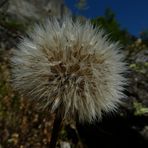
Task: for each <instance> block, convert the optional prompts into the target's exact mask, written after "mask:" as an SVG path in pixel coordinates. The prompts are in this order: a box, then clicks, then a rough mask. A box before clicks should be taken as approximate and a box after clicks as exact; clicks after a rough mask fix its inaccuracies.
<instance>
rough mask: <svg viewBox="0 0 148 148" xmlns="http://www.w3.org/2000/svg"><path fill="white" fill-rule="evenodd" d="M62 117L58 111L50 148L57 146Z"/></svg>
mask: <svg viewBox="0 0 148 148" xmlns="http://www.w3.org/2000/svg"><path fill="white" fill-rule="evenodd" d="M62 119H63V118H62V115H60V114H58V112H56V115H55V120H54V123H53V129H52V135H51V140H50V144H49V148H56V142H57V139H58V134H59V131H60V128H61V123H62Z"/></svg>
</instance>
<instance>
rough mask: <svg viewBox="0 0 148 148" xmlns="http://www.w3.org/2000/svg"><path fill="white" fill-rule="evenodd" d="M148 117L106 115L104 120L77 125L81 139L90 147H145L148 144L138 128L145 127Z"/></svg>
mask: <svg viewBox="0 0 148 148" xmlns="http://www.w3.org/2000/svg"><path fill="white" fill-rule="evenodd" d="M147 123H148V119H147V118H146V117H135V116H133V115H128V116H126V117H121V116H116V117H106V118H103V120H102V122H99V123H98V122H96V123H95V124H93V125H90V124H89V125H88V124H84V125H80V124H78V125H77V128H78V132H79V134H80V137H81V139H82V140H83V141H84V143H85V144H86V145H87V146H88V148H99V147H103V148H108V147H114V148H126V147H138V148H139V147H145V146H147V144H148V141H147V140H146V139H143V137H142V136H141V134H139V133H138V130H137V129H136V128H137V126H138V129H139V130H140V129H142V128H143V126H144V125H143V124H147Z"/></svg>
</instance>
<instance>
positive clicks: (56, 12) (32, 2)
mask: <svg viewBox="0 0 148 148" xmlns="http://www.w3.org/2000/svg"><path fill="white" fill-rule="evenodd" d="M0 4H1V5H2V7H1V9H5V12H6V13H8V14H9V15H12V16H13V17H14V18H15V19H19V20H23V21H24V20H25V21H26V20H28V19H29V20H30V19H32V20H39V19H43V18H44V17H47V16H56V17H58V18H60V17H61V16H62V15H65V14H70V11H69V10H68V8H67V7H66V6H65V5H64V1H63V0H21V1H20V0H10V1H7V2H5V3H2V2H1V3H0Z"/></svg>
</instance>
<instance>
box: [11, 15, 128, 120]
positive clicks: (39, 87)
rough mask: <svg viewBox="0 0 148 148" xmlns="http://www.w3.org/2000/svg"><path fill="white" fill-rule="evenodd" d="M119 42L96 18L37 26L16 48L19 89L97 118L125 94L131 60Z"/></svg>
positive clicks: (70, 112) (47, 104) (43, 102)
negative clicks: (97, 25) (126, 61)
mask: <svg viewBox="0 0 148 148" xmlns="http://www.w3.org/2000/svg"><path fill="white" fill-rule="evenodd" d="M119 48H120V47H119V46H118V43H112V42H110V41H109V40H108V38H107V36H105V35H104V33H103V31H102V30H100V31H98V29H95V28H94V27H93V26H92V25H91V24H90V22H88V21H87V22H85V23H83V24H82V23H80V21H79V20H76V21H75V22H73V21H72V19H71V18H65V19H63V20H62V21H58V20H57V19H52V20H49V21H47V22H46V23H45V24H44V25H37V26H36V27H35V29H34V30H33V31H32V32H31V33H28V37H24V38H23V39H22V41H21V43H20V44H19V45H18V49H17V50H15V51H14V52H13V56H12V58H11V62H12V82H13V86H14V88H15V89H17V90H18V91H20V92H21V93H22V94H23V95H25V96H27V97H29V98H31V100H35V101H37V102H38V103H39V104H40V106H41V108H46V109H47V108H49V109H50V110H51V111H56V110H57V109H61V110H62V112H64V117H72V118H74V117H78V119H79V120H80V121H88V122H91V121H93V120H95V119H100V118H101V116H102V113H103V112H109V111H114V110H115V109H116V107H117V105H118V104H119V103H120V98H122V97H123V93H122V91H123V84H124V83H125V78H124V77H123V73H124V71H125V69H126V68H125V64H124V62H123V55H122V54H121V53H120V51H119Z"/></svg>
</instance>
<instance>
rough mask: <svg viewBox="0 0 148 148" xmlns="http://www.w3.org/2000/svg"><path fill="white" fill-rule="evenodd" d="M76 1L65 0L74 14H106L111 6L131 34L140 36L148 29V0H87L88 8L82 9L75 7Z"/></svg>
mask: <svg viewBox="0 0 148 148" xmlns="http://www.w3.org/2000/svg"><path fill="white" fill-rule="evenodd" d="M76 2H78V0H65V3H66V5H67V6H68V7H69V8H70V9H71V11H72V12H73V13H74V14H77V15H79V14H80V15H83V16H85V17H87V18H95V17H97V16H102V15H104V11H105V9H106V8H108V7H110V8H112V10H113V12H115V14H116V19H117V20H118V22H119V23H120V25H121V27H122V28H125V29H128V31H129V32H130V33H131V34H133V35H136V36H138V35H139V33H140V32H141V31H143V30H145V29H148V0H87V6H86V9H84V10H81V11H80V10H78V9H77V8H76V7H75V4H76Z"/></svg>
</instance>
